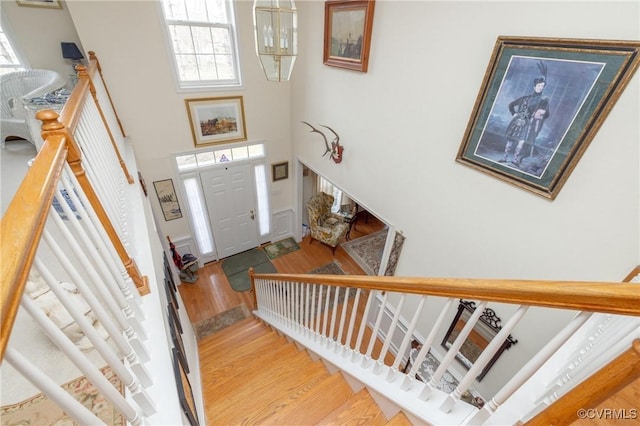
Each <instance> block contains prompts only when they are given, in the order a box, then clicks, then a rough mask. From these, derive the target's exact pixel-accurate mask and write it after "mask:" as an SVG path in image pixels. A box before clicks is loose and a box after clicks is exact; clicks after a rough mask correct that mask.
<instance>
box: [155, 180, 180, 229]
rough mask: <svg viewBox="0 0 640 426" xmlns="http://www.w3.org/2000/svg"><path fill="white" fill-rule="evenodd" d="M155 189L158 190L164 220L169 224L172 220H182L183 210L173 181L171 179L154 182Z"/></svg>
mask: <svg viewBox="0 0 640 426" xmlns="http://www.w3.org/2000/svg"><path fill="white" fill-rule="evenodd" d="M153 187H154V188H155V189H156V194H157V195H158V201H160V208H161V209H162V214H163V215H164V220H166V221H167V222H168V221H170V220H174V219H180V218H181V217H182V210H180V204H179V203H178V196H177V195H176V190H175V188H174V187H173V181H172V180H171V179H165V180H157V181H155V182H153Z"/></svg>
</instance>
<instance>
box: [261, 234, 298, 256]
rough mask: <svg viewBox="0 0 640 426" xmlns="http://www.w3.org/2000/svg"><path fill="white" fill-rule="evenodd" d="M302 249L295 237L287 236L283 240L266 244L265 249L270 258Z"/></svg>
mask: <svg viewBox="0 0 640 426" xmlns="http://www.w3.org/2000/svg"><path fill="white" fill-rule="evenodd" d="M296 250H300V246H299V245H298V243H296V242H295V240H294V239H293V238H286V239H284V240H282V241H277V242H275V243H273V244H269V245H266V246H264V251H265V253H267V256H269V259H275V258H276V257H278V256H282V255H283V254H288V253H291V252H293V251H296Z"/></svg>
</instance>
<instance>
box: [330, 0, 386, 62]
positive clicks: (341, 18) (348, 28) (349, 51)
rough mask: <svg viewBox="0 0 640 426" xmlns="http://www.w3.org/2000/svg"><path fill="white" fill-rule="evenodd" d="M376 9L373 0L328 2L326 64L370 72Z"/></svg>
mask: <svg viewBox="0 0 640 426" xmlns="http://www.w3.org/2000/svg"><path fill="white" fill-rule="evenodd" d="M374 6H375V3H374V0H340V1H335V0H329V1H327V2H326V3H325V8H324V64H325V65H329V66H332V67H339V68H347V69H350V70H355V71H361V72H367V68H368V66H369V49H370V47H371V29H372V27H373V9H374Z"/></svg>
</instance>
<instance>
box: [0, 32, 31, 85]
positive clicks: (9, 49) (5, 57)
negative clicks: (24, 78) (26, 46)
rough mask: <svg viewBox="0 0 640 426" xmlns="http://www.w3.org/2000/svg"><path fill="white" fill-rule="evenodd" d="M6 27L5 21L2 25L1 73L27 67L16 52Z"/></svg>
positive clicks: (0, 38)
mask: <svg viewBox="0 0 640 426" xmlns="http://www.w3.org/2000/svg"><path fill="white" fill-rule="evenodd" d="M5 27H6V25H4V23H2V26H0V74H7V73H10V72H13V71H21V70H23V69H25V68H27V67H26V66H25V65H24V64H23V63H22V61H21V60H20V58H19V57H18V55H17V53H16V50H15V49H14V47H13V46H12V44H11V41H10V40H9V37H8V36H7V33H6V31H5Z"/></svg>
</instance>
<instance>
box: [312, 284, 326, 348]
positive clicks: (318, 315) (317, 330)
mask: <svg viewBox="0 0 640 426" xmlns="http://www.w3.org/2000/svg"><path fill="white" fill-rule="evenodd" d="M324 287H325V286H323V285H319V286H318V299H317V300H316V299H311V300H312V302H311V303H312V304H313V306H314V309H315V307H316V306H317V311H318V312H317V313H316V318H315V323H316V324H315V325H316V327H315V335H316V337H318V336H319V335H320V324H321V323H322V300H323V299H322V289H323V288H324Z"/></svg>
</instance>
